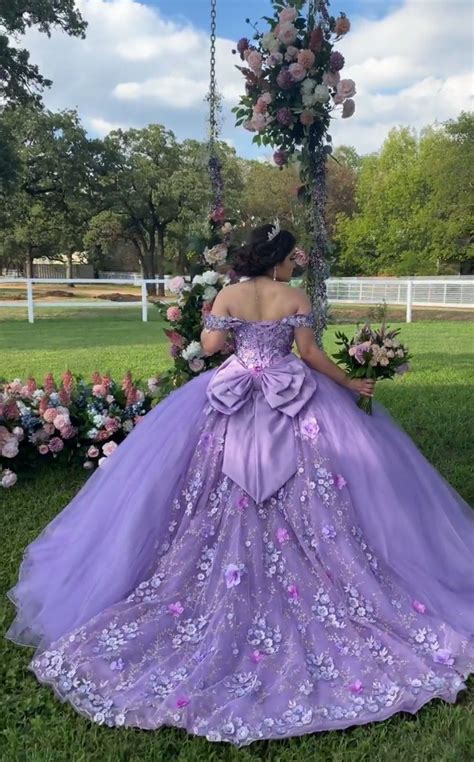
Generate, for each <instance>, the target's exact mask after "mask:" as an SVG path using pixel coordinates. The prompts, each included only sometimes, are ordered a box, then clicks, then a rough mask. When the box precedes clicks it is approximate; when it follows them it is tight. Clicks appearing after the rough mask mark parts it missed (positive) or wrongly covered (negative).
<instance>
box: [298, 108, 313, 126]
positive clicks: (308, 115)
mask: <svg viewBox="0 0 474 762" xmlns="http://www.w3.org/2000/svg"><path fill="white" fill-rule="evenodd" d="M300 122H301V124H304V125H305V127H308V126H309V125H310V124H313V122H314V114H313V112H312V111H308V110H305V111H302V112H301V114H300Z"/></svg>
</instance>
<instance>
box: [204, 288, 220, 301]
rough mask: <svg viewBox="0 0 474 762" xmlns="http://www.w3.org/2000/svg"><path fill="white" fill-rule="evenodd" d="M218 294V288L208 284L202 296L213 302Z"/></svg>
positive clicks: (205, 299)
mask: <svg viewBox="0 0 474 762" xmlns="http://www.w3.org/2000/svg"><path fill="white" fill-rule="evenodd" d="M216 296H217V288H214V286H207V287H206V288H205V289H204V293H203V295H202V298H203V299H204V301H205V302H212V301H213V300H214V299H215V298H216Z"/></svg>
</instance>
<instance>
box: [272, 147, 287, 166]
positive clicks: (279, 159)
mask: <svg viewBox="0 0 474 762" xmlns="http://www.w3.org/2000/svg"><path fill="white" fill-rule="evenodd" d="M273 161H274V162H275V164H276V165H277V167H284V166H285V164H287V162H288V152H287V151H284V150H283V149H282V148H279V149H278V151H275V153H274V154H273Z"/></svg>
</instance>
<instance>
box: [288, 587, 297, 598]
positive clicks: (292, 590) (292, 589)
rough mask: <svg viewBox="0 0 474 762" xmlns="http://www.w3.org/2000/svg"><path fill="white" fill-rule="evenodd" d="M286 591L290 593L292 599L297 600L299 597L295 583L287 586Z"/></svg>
mask: <svg viewBox="0 0 474 762" xmlns="http://www.w3.org/2000/svg"><path fill="white" fill-rule="evenodd" d="M288 593H289V595H290V598H293V599H294V600H297V599H298V598H299V597H300V594H299V592H298V588H297V587H296V585H290V586H289V588H288Z"/></svg>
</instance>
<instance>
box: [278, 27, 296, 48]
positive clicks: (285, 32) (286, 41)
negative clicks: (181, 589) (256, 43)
mask: <svg viewBox="0 0 474 762" xmlns="http://www.w3.org/2000/svg"><path fill="white" fill-rule="evenodd" d="M277 37H278V39H279V40H280V42H282V43H283V45H291V43H292V42H294V41H295V40H296V38H297V37H298V30H297V28H296V27H295V26H294V25H293V24H290V23H288V24H287V23H285V24H280V25H279V29H278V35H277Z"/></svg>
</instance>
